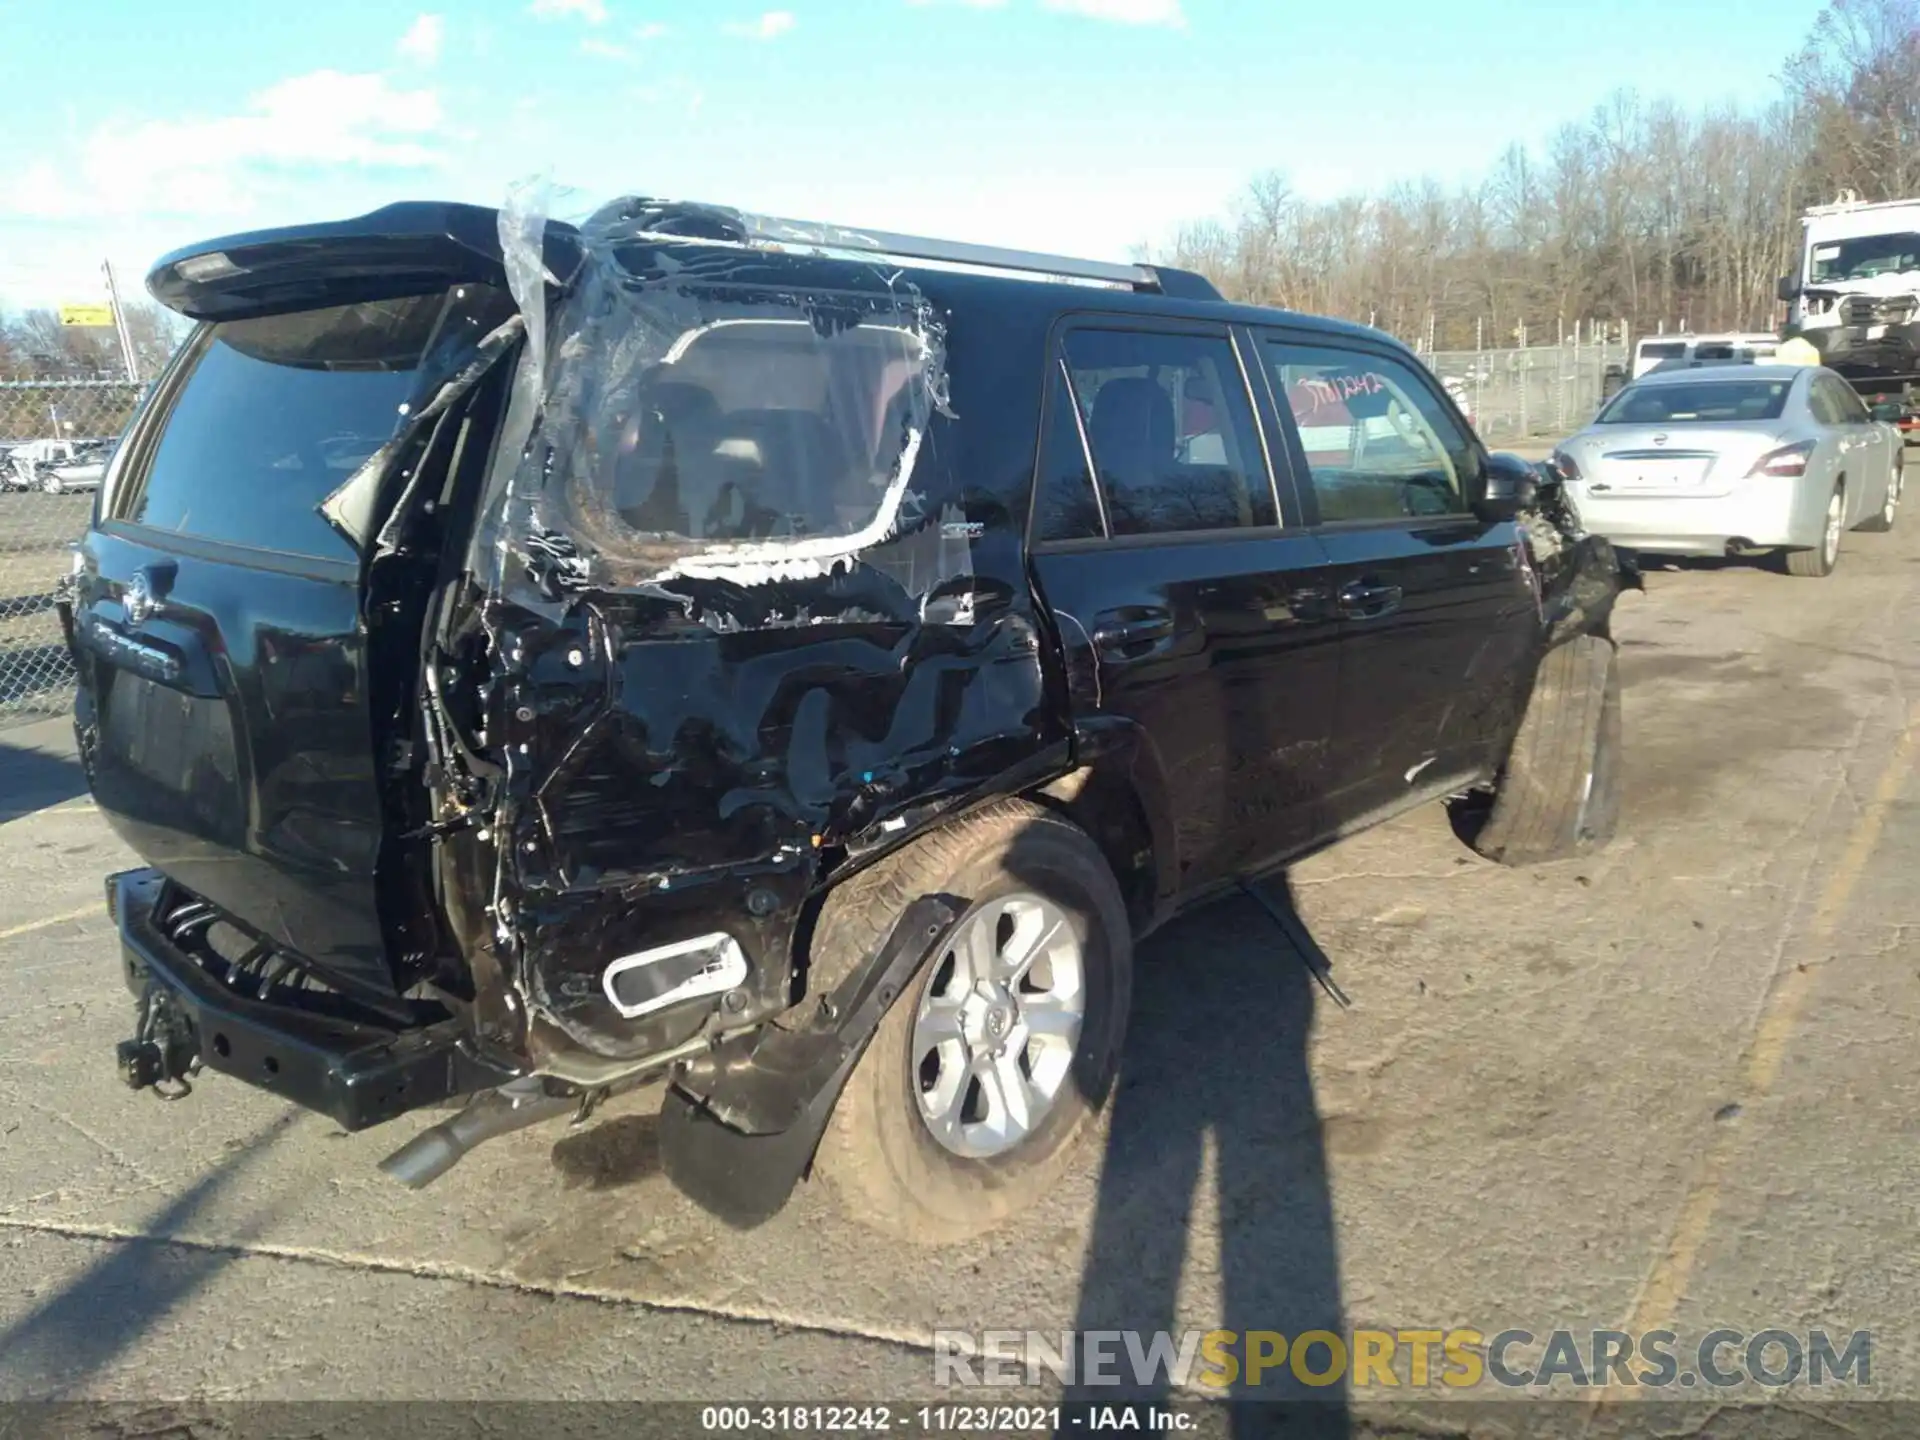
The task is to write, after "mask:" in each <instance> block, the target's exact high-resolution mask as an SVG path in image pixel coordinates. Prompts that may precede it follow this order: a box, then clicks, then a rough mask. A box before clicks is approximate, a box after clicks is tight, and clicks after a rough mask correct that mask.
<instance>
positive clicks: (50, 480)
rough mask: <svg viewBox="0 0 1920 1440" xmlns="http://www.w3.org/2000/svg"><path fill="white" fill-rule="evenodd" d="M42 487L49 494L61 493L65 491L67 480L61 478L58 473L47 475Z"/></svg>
mask: <svg viewBox="0 0 1920 1440" xmlns="http://www.w3.org/2000/svg"><path fill="white" fill-rule="evenodd" d="M42 488H43V489H45V490H46V492H47V494H49V495H62V494H65V493H66V489H67V482H66V481H64V480H62V479H61V478H60V477H59V476H58V475H49V476H47V478H46V481H45V482H44V484H43V486H42Z"/></svg>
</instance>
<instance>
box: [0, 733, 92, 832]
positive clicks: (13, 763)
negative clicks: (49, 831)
mask: <svg viewBox="0 0 1920 1440" xmlns="http://www.w3.org/2000/svg"><path fill="white" fill-rule="evenodd" d="M86 793H87V777H86V773H85V772H84V771H83V770H81V768H80V762H79V761H78V760H76V759H74V758H73V756H72V755H71V754H70V753H62V752H61V751H59V750H56V749H53V748H51V747H42V746H30V745H18V744H12V743H9V742H8V741H6V740H0V822H4V821H7V820H17V819H19V818H20V817H21V816H22V815H31V814H32V813H33V812H34V811H36V810H46V809H50V808H51V807H53V806H55V805H58V804H61V803H62V802H63V801H67V800H75V799H78V798H79V797H80V796H82V795H85V794H86Z"/></svg>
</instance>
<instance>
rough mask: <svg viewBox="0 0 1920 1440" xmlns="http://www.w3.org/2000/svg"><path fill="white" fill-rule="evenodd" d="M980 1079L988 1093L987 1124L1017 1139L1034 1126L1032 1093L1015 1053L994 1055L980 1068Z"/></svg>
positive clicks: (981, 1084)
mask: <svg viewBox="0 0 1920 1440" xmlns="http://www.w3.org/2000/svg"><path fill="white" fill-rule="evenodd" d="M979 1078H980V1088H981V1089H982V1090H984V1091H986V1095H987V1121H986V1123H987V1124H988V1125H990V1126H991V1127H992V1128H993V1129H994V1130H995V1131H996V1132H997V1133H998V1134H999V1135H1001V1136H1002V1137H1004V1138H1005V1139H1007V1140H1019V1139H1021V1138H1022V1137H1024V1136H1025V1135H1026V1134H1027V1133H1028V1132H1029V1131H1030V1130H1032V1129H1033V1122H1034V1103H1033V1102H1034V1095H1033V1092H1032V1090H1030V1089H1029V1088H1028V1086H1027V1077H1026V1076H1025V1075H1024V1074H1022V1073H1021V1070H1020V1061H1019V1057H1018V1056H1016V1055H1015V1054H1013V1052H1011V1051H1009V1052H1008V1053H1007V1054H1005V1055H1000V1056H996V1057H995V1058H994V1059H993V1060H992V1061H990V1062H989V1063H988V1064H986V1065H983V1066H982V1067H981V1068H980V1071H979Z"/></svg>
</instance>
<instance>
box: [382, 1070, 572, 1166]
mask: <svg viewBox="0 0 1920 1440" xmlns="http://www.w3.org/2000/svg"><path fill="white" fill-rule="evenodd" d="M579 1104H580V1098H579V1097H578V1096H577V1095H549V1094H547V1092H546V1089H545V1087H544V1085H543V1084H542V1082H541V1080H540V1078H539V1077H538V1076H529V1077H527V1078H526V1079H523V1080H513V1081H510V1082H508V1083H507V1084H505V1085H502V1086H500V1087H499V1088H498V1089H497V1090H487V1091H483V1092H482V1093H481V1094H479V1095H476V1096H474V1097H473V1099H471V1100H469V1101H468V1102H467V1105H466V1108H465V1109H463V1110H462V1111H461V1112H460V1113H459V1114H458V1115H455V1116H454V1117H453V1118H452V1119H451V1120H442V1121H441V1122H440V1123H439V1124H438V1125H435V1126H434V1127H433V1128H432V1129H430V1130H423V1131H421V1132H420V1133H419V1134H418V1135H416V1136H414V1137H413V1139H411V1140H409V1141H408V1142H407V1143H406V1144H404V1145H402V1146H401V1147H400V1148H399V1149H398V1150H396V1151H394V1152H393V1153H392V1154H391V1155H389V1156H387V1158H386V1159H384V1160H382V1161H381V1162H380V1169H381V1170H382V1171H384V1172H385V1173H386V1174H387V1175H389V1176H391V1177H392V1178H393V1179H395V1180H398V1181H399V1182H400V1183H401V1184H402V1185H404V1186H406V1187H407V1188H408V1189H409V1190H421V1189H424V1188H425V1187H427V1186H428V1185H431V1184H432V1183H433V1182H434V1181H436V1180H438V1179H439V1178H440V1177H441V1176H442V1175H444V1174H446V1173H447V1171H449V1170H451V1169H452V1168H453V1167H454V1166H455V1165H458V1164H459V1163H460V1162H461V1160H463V1159H464V1158H466V1155H467V1152H468V1151H470V1150H472V1149H473V1147H474V1146H476V1145H479V1144H481V1143H482V1142H484V1141H487V1140H492V1139H494V1138H495V1137H496V1136H500V1135H507V1134H510V1133H512V1132H513V1131H515V1130H524V1129H526V1128H527V1126H529V1125H538V1124H539V1123H540V1122H541V1121H542V1120H550V1119H552V1118H553V1117H554V1116H556V1115H563V1114H565V1113H566V1112H567V1111H569V1110H572V1109H575V1108H577V1107H578V1106H579Z"/></svg>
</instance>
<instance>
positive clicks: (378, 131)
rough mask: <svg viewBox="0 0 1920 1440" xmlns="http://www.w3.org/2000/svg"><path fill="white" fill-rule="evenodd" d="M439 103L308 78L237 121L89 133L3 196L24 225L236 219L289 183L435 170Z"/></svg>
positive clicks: (283, 84) (374, 85)
mask: <svg viewBox="0 0 1920 1440" xmlns="http://www.w3.org/2000/svg"><path fill="white" fill-rule="evenodd" d="M441 119H442V117H441V110H440V97H439V95H438V94H437V93H436V92H434V91H433V90H428V89H401V88H398V87H396V86H395V85H394V84H393V83H392V82H391V81H390V80H388V78H387V77H386V76H384V75H373V74H357V75H350V74H345V73H343V72H341V71H338V70H316V71H314V72H312V73H311V74H308V75H295V76H292V77H290V78H288V79H286V80H282V81H280V82H279V83H278V84H276V85H272V86H269V87H268V88H267V89H265V90H262V91H260V92H259V93H258V94H257V95H254V96H253V97H252V98H251V100H250V101H249V102H248V105H247V108H246V110H245V111H244V112H243V113H241V114H238V115H224V116H216V117H212V118H192V119H182V120H149V121H145V122H143V123H139V124H134V125H119V124H109V125H102V126H100V127H99V128H97V129H95V130H94V131H93V132H92V134H90V135H88V136H87V137H86V138H85V139H84V140H82V141H81V142H80V144H79V145H78V147H77V149H76V151H75V152H74V153H73V154H71V155H68V156H64V157H61V158H60V159H57V160H43V161H40V162H38V163H36V164H34V165H33V166H31V167H29V169H28V170H27V171H26V173H25V174H24V175H22V176H20V177H18V178H16V179H15V180H14V181H13V182H12V183H11V184H10V185H8V186H7V187H6V194H5V196H4V200H3V202H0V209H12V210H14V211H16V212H18V213H21V214H25V215H33V216H39V217H43V218H53V217H62V216H104V215H121V216H141V217H145V218H154V217H163V216H200V215H240V214H244V213H246V212H247V211H249V210H251V209H252V208H253V207H254V203H255V201H256V199H257V198H258V193H259V191H260V189H261V188H262V187H263V186H266V185H270V184H271V183H272V182H273V181H274V180H275V179H276V178H280V177H282V176H283V175H284V173H285V172H287V171H289V170H293V169H299V170H301V171H303V172H311V171H312V170H315V169H320V170H327V169H333V170H354V169H365V168H398V169H408V170H419V169H428V168H431V167H434V166H437V165H438V164H439V163H440V162H441V159H442V155H441V152H440V149H439V147H438V145H437V143H436V142H437V140H438V139H439V136H440V130H441Z"/></svg>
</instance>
